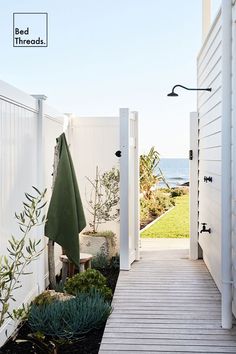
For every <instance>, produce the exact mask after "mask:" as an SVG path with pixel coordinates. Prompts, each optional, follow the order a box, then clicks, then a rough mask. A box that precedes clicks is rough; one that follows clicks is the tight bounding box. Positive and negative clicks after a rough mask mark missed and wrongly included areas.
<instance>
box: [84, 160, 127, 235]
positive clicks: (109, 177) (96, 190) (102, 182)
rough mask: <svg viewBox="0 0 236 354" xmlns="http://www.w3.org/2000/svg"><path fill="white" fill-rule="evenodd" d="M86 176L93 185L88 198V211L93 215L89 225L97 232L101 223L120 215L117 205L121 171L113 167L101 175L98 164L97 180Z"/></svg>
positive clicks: (115, 218)
mask: <svg viewBox="0 0 236 354" xmlns="http://www.w3.org/2000/svg"><path fill="white" fill-rule="evenodd" d="M86 178H87V180H88V182H89V183H90V185H91V193H90V197H89V199H88V200H87V201H88V211H89V213H90V215H91V221H90V223H89V226H90V227H91V229H92V233H93V234H95V233H97V232H98V227H99V225H100V224H102V223H105V222H107V221H113V220H117V219H118V217H119V208H117V206H118V204H119V201H120V196H119V182H120V173H119V170H118V169H117V168H115V167H113V168H112V169H111V170H110V171H107V172H104V173H103V174H102V175H100V173H99V170H98V166H97V167H96V176H95V180H92V179H90V178H89V177H86Z"/></svg>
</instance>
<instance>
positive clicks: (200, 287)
mask: <svg viewBox="0 0 236 354" xmlns="http://www.w3.org/2000/svg"><path fill="white" fill-rule="evenodd" d="M143 244H144V248H143V251H142V260H141V261H139V262H136V263H135V264H134V265H133V267H132V270H131V271H129V272H125V271H123V272H121V273H120V276H119V279H118V283H117V287H116V291H115V295H114V299H113V313H112V315H111V316H110V318H109V319H108V321H107V325H106V329H105V332H104V336H103V339H102V343H101V347H100V351H99V354H108V353H109V354H110V353H113V354H114V353H127V354H132V353H142V354H144V353H145V354H148V353H165V354H168V353H208V354H209V353H212V354H213V353H236V330H235V328H234V329H232V330H230V331H229V330H223V329H221V322H220V306H221V305H220V294H219V291H218V289H217V288H216V285H215V283H214V281H213V280H212V278H211V276H210V274H209V272H208V270H207V268H206V266H205V265H204V263H203V261H202V260H199V261H190V260H189V259H188V251H187V249H181V247H178V245H177V247H174V248H180V249H170V250H168V251H167V250H165V247H164V248H163V245H162V246H161V247H159V245H158V242H157V243H155V240H154V241H149V240H145V241H144V242H143ZM160 248H162V249H161V250H160Z"/></svg>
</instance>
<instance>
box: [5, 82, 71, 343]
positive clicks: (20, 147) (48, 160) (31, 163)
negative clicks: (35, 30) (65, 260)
mask: <svg viewBox="0 0 236 354" xmlns="http://www.w3.org/2000/svg"><path fill="white" fill-rule="evenodd" d="M38 113H39V112H38V101H37V100H36V99H35V98H33V97H31V96H29V95H27V94H26V93H24V92H22V91H20V90H18V89H16V88H15V87H13V86H10V85H8V84H7V83H5V82H3V81H0V171H1V172H0V235H1V236H0V237H1V242H0V254H6V247H7V240H8V239H9V237H10V235H11V234H14V235H15V236H17V235H19V234H20V232H19V231H18V227H17V224H16V220H15V219H14V213H15V211H17V212H18V211H21V210H22V201H23V200H24V193H25V192H31V187H32V185H34V186H36V187H37V186H38V183H39V181H40V180H41V183H42V184H43V187H46V188H47V189H48V193H47V198H50V195H51V183H52V176H51V173H52V164H53V153H54V145H55V139H56V137H57V136H59V135H60V134H61V133H62V131H63V122H64V117H63V115H60V114H58V113H57V112H55V111H54V110H52V109H51V108H49V107H47V106H46V105H45V110H44V113H45V115H44V117H43V131H42V134H43V137H42V141H43V145H40V146H39V145H38V142H39V140H40V139H39V136H38V133H39V119H40V117H39V114H38ZM39 151H42V155H41V158H42V161H39V156H40V154H39ZM41 162H42V163H41ZM42 167H43V168H42ZM39 176H42V179H41V178H39ZM39 187H40V186H39ZM40 231H41V232H40V233H39V232H37V234H36V237H40V238H41V239H42V243H44V244H45V245H46V242H47V239H46V238H45V237H44V236H43V229H42V228H41V229H40ZM58 251H59V249H57V251H56V262H57V266H59V265H60V264H59V261H58V256H59V254H58ZM46 260H47V257H46V254H44V255H42V257H41V259H40V260H38V261H36V262H34V263H32V265H31V267H30V271H32V274H31V275H28V276H24V277H22V285H23V286H22V288H21V289H18V290H17V291H16V292H15V297H16V299H17V301H16V303H14V307H15V308H16V307H18V306H21V305H22V303H23V302H27V301H29V300H30V299H31V298H32V297H34V296H35V295H36V294H37V293H38V290H39V283H40V282H42V281H44V285H45V280H46V277H47V264H46ZM6 329H7V330H8V335H9V334H10V333H12V331H13V330H14V326H12V322H11V321H6V323H5V325H4V326H2V328H1V329H0V346H1V345H2V344H3V342H4V341H5V339H6V336H5V330H6Z"/></svg>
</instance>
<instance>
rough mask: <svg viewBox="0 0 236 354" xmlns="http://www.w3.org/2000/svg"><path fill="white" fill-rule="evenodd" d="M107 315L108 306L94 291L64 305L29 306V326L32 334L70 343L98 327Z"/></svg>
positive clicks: (55, 302) (62, 303)
mask: <svg viewBox="0 0 236 354" xmlns="http://www.w3.org/2000/svg"><path fill="white" fill-rule="evenodd" d="M110 313H111V306H110V305H109V303H108V302H107V301H105V300H104V298H103V296H102V295H101V294H100V293H99V292H96V291H92V292H91V293H90V294H84V293H81V294H78V295H77V296H76V297H75V298H73V299H70V300H67V301H58V300H57V301H54V302H52V303H49V304H42V305H36V304H33V305H32V307H31V309H30V313H29V320H28V321H29V326H30V328H31V330H32V331H33V332H36V333H41V334H43V335H47V336H50V337H52V338H58V339H73V338H77V337H79V336H81V335H83V334H84V333H87V332H89V331H90V330H92V329H94V328H98V327H100V326H101V325H102V324H103V323H104V322H105V321H106V319H107V318H108V316H109V315H110Z"/></svg>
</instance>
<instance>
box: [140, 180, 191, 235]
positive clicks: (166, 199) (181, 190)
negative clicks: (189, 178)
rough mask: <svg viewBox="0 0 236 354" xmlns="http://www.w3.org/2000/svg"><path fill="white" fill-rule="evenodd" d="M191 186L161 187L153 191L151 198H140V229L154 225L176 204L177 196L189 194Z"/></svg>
mask: <svg viewBox="0 0 236 354" xmlns="http://www.w3.org/2000/svg"><path fill="white" fill-rule="evenodd" d="M188 193H189V188H188V187H185V186H180V187H174V188H159V189H156V190H153V191H152V194H151V197H150V199H147V198H141V199H140V231H144V229H146V226H149V225H152V223H153V222H155V221H158V219H159V218H160V217H162V216H163V215H165V213H166V212H168V211H170V210H171V209H172V208H173V206H175V201H176V197H179V196H181V195H187V194H188Z"/></svg>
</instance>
